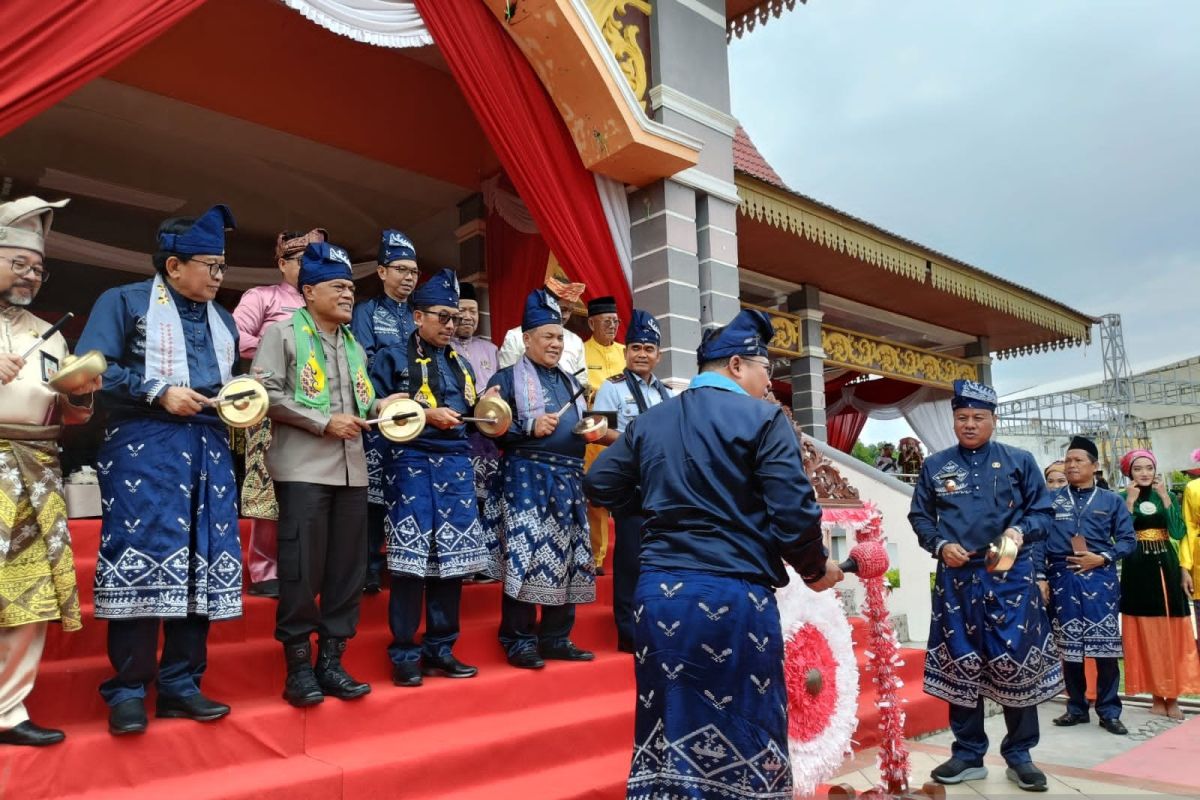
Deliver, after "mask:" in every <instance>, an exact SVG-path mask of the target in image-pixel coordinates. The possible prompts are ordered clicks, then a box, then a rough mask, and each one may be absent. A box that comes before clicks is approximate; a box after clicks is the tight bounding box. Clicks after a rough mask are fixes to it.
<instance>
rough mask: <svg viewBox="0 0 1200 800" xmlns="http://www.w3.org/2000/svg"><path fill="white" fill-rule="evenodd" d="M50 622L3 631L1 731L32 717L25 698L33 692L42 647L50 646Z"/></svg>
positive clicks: (0, 639)
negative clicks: (26, 706)
mask: <svg viewBox="0 0 1200 800" xmlns="http://www.w3.org/2000/svg"><path fill="white" fill-rule="evenodd" d="M47 624H49V623H46V622H34V623H31V624H29V625H18V626H17V627H15V628H0V731H6V730H8V729H9V728H15V727H16V726H18V725H20V724H21V723H22V722H24V721H25V720H27V719H29V714H28V713H27V712H26V711H25V702H24V701H25V698H26V697H28V696H29V693H30V692H31V691H33V681H34V679H35V678H36V677H37V669H38V662H39V661H41V660H42V647H43V646H44V645H45V644H46V625H47Z"/></svg>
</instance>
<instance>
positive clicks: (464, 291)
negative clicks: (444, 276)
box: [458, 281, 479, 302]
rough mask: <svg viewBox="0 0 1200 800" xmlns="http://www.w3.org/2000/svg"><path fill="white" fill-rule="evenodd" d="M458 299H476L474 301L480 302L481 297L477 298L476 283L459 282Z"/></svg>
mask: <svg viewBox="0 0 1200 800" xmlns="http://www.w3.org/2000/svg"><path fill="white" fill-rule="evenodd" d="M458 299H459V300H474V301H476V302H478V301H479V298H477V297H476V296H475V284H473V283H465V282H463V281H460V282H459V284H458Z"/></svg>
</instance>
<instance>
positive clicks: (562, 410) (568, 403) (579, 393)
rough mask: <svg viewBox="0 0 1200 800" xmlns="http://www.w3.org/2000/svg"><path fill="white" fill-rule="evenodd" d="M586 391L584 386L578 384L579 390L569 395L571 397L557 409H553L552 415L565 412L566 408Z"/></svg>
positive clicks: (560, 414) (559, 414) (573, 403)
mask: <svg viewBox="0 0 1200 800" xmlns="http://www.w3.org/2000/svg"><path fill="white" fill-rule="evenodd" d="M586 391H587V387H586V386H580V387H579V391H578V392H576V393H575V394H573V395H571V399H570V400H568V401H567V402H565V403H563V406H562V408H560V409H559V410H558V411H555V412H554V415H555V416H562V415H563V414H565V413H567V409H568V408H570V407H571V406H573V405H575V401H576V400H578V399H579V398H580V397H582V396H583V393H584V392H586Z"/></svg>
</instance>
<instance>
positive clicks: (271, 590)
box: [250, 578, 279, 600]
mask: <svg viewBox="0 0 1200 800" xmlns="http://www.w3.org/2000/svg"><path fill="white" fill-rule="evenodd" d="M250 594H253V595H257V596H258V597H270V598H272V599H274V600H278V599H279V581H278V580H277V579H275V578H272V579H271V580H269V581H259V582H258V583H252V584H250Z"/></svg>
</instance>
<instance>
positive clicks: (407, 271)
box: [383, 264, 421, 278]
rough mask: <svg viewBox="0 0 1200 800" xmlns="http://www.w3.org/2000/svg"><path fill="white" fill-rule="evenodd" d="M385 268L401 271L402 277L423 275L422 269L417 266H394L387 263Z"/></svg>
mask: <svg viewBox="0 0 1200 800" xmlns="http://www.w3.org/2000/svg"><path fill="white" fill-rule="evenodd" d="M383 268H384V269H394V270H396V271H397V272H399V273H400V277H401V278H417V277H420V275H421V270H419V269H417V268H416V267H393V266H390V265H386V264H385V265H384V267H383Z"/></svg>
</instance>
